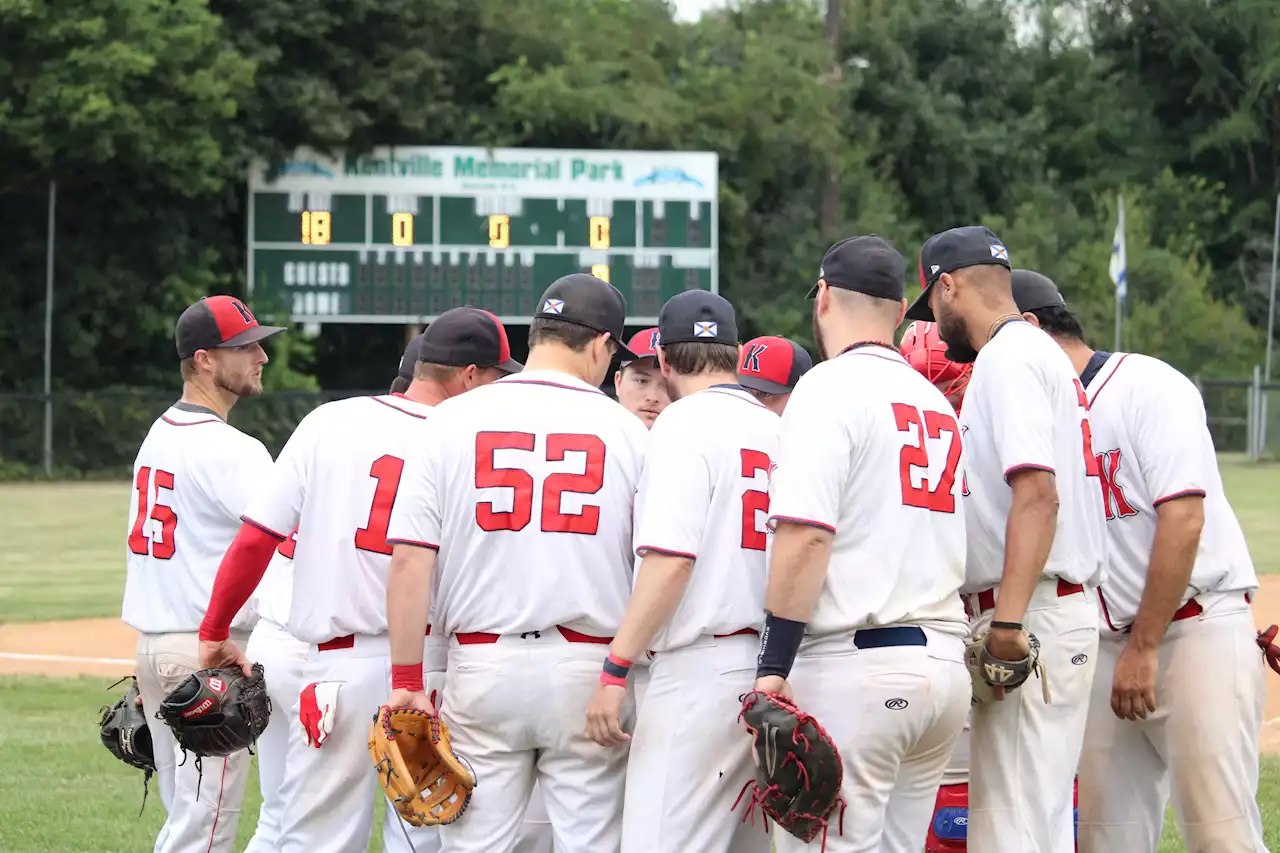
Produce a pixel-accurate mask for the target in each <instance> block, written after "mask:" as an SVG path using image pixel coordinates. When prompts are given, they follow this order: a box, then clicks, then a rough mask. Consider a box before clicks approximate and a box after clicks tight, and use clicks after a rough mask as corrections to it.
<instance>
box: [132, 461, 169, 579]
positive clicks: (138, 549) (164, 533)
mask: <svg viewBox="0 0 1280 853" xmlns="http://www.w3.org/2000/svg"><path fill="white" fill-rule="evenodd" d="M155 475H156V476H155V489H154V495H155V499H154V501H153V502H152V503H151V513H150V517H151V519H152V520H153V521H158V522H159V523H160V536H159V538H155V536H154V532H153V534H152V535H151V536H148V535H147V534H146V533H145V532H144V531H143V529H142V528H143V527H144V526H145V525H146V523H147V517H148V513H147V504H148V501H147V496H148V495H149V494H151V493H152V488H151V469H150V468H149V467H146V466H143V467H142V468H139V469H138V476H137V478H136V479H135V480H134V483H133V488H134V490H135V491H136V492H137V493H138V512H137V515H135V516H134V518H133V529H132V530H130V531H129V550H130V551H132V552H133V553H135V554H137V555H138V556H140V557H145V556H147V555H148V554H150V556H152V557H155V558H156V559H157V560H168V559H170V558H172V557H173V555H174V552H175V551H176V550H177V544H176V543H175V542H174V541H173V534H174V531H175V530H177V528H178V515H177V513H175V512H174V511H173V508H172V507H168V506H165V505H164V504H162V503H160V502H159V497H160V490H161V489H168V490H169V491H171V492H172V491H173V474H171V473H170V472H168V471H161V470H160V469H159V468H157V469H155Z"/></svg>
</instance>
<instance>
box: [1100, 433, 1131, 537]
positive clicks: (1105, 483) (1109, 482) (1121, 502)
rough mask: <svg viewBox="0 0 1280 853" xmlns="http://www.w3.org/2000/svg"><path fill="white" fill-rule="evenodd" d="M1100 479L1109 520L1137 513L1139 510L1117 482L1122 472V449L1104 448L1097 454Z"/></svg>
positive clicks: (1103, 506)
mask: <svg viewBox="0 0 1280 853" xmlns="http://www.w3.org/2000/svg"><path fill="white" fill-rule="evenodd" d="M1097 460H1098V481H1099V483H1100V484H1101V486H1102V508H1103V509H1104V510H1106V512H1107V520H1108V521H1110V520H1111V519H1113V518H1127V517H1128V516H1131V515H1137V514H1138V511H1137V510H1136V509H1134V508H1133V505H1132V504H1130V503H1129V501H1128V500H1127V499H1126V498H1125V496H1124V489H1123V488H1121V486H1120V483H1119V482H1117V480H1116V477H1117V476H1118V475H1119V473H1120V451H1119V450H1104V451H1102V452H1101V453H1099V454H1098V455H1097Z"/></svg>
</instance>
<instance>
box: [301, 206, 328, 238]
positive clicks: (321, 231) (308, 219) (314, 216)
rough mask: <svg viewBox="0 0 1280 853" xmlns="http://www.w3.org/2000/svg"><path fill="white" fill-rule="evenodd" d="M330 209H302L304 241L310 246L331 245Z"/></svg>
mask: <svg viewBox="0 0 1280 853" xmlns="http://www.w3.org/2000/svg"><path fill="white" fill-rule="evenodd" d="M329 221H330V219H329V211H327V210H317V211H310V210H304V211H302V242H303V243H306V244H307V245H309V246H327V245H329Z"/></svg>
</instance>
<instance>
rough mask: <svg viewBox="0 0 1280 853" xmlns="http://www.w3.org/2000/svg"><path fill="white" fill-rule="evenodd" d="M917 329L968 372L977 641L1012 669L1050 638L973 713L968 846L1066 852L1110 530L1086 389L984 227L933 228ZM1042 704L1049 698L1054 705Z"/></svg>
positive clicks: (966, 429)
mask: <svg viewBox="0 0 1280 853" xmlns="http://www.w3.org/2000/svg"><path fill="white" fill-rule="evenodd" d="M920 257H921V260H920V264H921V279H922V281H923V283H924V292H923V293H922V294H921V295H920V298H919V299H917V300H916V302H915V303H914V304H913V305H912V306H911V308H910V310H908V312H907V317H908V319H912V320H926V321H930V322H933V321H934V318H935V315H936V317H937V322H938V328H939V331H940V333H941V336H942V339H943V340H944V341H946V343H947V347H948V351H949V352H950V353H951V358H952V359H953V360H958V361H960V362H961V363H966V362H970V361H971V362H973V364H974V368H973V377H972V379H971V380H970V382H969V386H968V389H967V390H966V392H965V398H964V408H963V410H962V411H961V414H960V426H961V430H962V431H963V434H964V442H965V455H966V458H967V460H968V465H967V469H966V470H967V478H966V480H965V513H966V525H967V529H968V537H967V539H968V557H967V560H966V564H965V583H964V587H963V589H962V592H963V593H964V594H965V598H966V601H967V606H968V609H969V611H970V615H971V617H972V619H973V623H972V624H973V627H974V631H975V633H981V632H983V631H987V630H988V629H989V634H988V637H987V640H986V649H987V651H988V652H989V653H990V654H991V655H993V656H995V657H996V658H999V659H1001V660H1006V661H1018V660H1022V659H1024V658H1025V657H1026V656H1027V655H1028V651H1029V643H1028V639H1027V637H1026V635H1025V634H1024V632H1023V626H1024V625H1025V628H1026V630H1027V631H1029V632H1030V633H1031V634H1034V635H1035V637H1036V638H1038V640H1039V645H1040V661H1041V662H1042V663H1043V664H1044V672H1043V673H1042V674H1040V675H1039V676H1038V677H1039V678H1044V679H1047V686H1046V685H1045V684H1038V683H1033V682H1034V681H1035V680H1036V678H1037V676H1033V677H1032V680H1031V681H1029V682H1028V683H1027V684H1025V685H1024V686H1023V687H1022V688H1020V689H1017V690H1016V691H1014V692H1013V693H1011V694H1009V695H1004V693H1003V690H1001V689H999V688H997V689H995V690H994V691H993V692H994V693H995V695H996V699H997V701H987V702H983V703H981V704H978V705H977V706H976V707H975V708H974V711H973V717H972V726H971V732H970V734H971V738H970V747H971V755H970V763H971V779H970V785H969V804H970V808H969V832H968V834H969V844H970V847H971V848H972V849H973V850H975V851H982V853H988V852H989V851H990V853H1003V851H1008V853H1027V851H1040V852H1041V853H1068V851H1070V850H1072V848H1073V846H1074V844H1073V838H1072V836H1073V819H1072V818H1073V810H1072V785H1073V779H1074V776H1075V770H1076V765H1077V763H1078V761H1079V759H1080V747H1081V742H1082V741H1083V738H1084V725H1085V716H1086V713H1087V711H1088V699H1089V688H1090V684H1091V682H1092V680H1093V670H1094V666H1095V658H1096V657H1097V648H1098V626H1097V616H1096V604H1095V603H1094V602H1095V601H1096V598H1095V590H1096V589H1097V587H1098V584H1099V583H1100V582H1101V581H1102V580H1103V568H1104V547H1105V546H1104V541H1103V537H1104V531H1103V518H1102V510H1101V507H1100V506H1099V505H1098V501H1097V488H1098V486H1097V481H1096V479H1093V478H1096V476H1097V463H1096V460H1095V459H1094V456H1093V451H1092V449H1091V442H1090V429H1089V419H1088V406H1087V402H1086V400H1085V396H1084V388H1083V386H1081V384H1080V382H1079V380H1078V379H1077V378H1076V375H1075V372H1074V371H1073V370H1072V368H1071V362H1070V360H1069V359H1068V358H1067V357H1066V356H1065V355H1064V354H1063V352H1062V350H1061V349H1059V348H1058V346H1057V345H1056V344H1054V342H1053V341H1052V340H1051V339H1050V338H1049V336H1048V335H1046V334H1045V333H1044V332H1042V331H1041V330H1039V329H1037V328H1036V327H1035V326H1034V325H1032V324H1031V323H1028V322H1026V321H1025V320H1024V319H1023V318H1022V317H1021V315H1020V314H1019V313H1018V310H1017V305H1016V304H1015V302H1014V299H1013V294H1012V291H1011V287H1012V285H1011V281H1010V266H1009V253H1008V250H1007V249H1006V248H1005V246H1004V244H1003V243H1002V242H1001V241H1000V239H999V238H998V237H997V236H996V235H995V234H994V233H992V232H991V231H990V230H989V229H987V228H984V227H982V226H976V225H975V226H965V227H960V228H953V229H951V230H949V231H944V232H941V233H939V234H935V235H933V236H932V237H930V238H929V240H928V241H927V242H926V243H925V245H924V249H923V251H922V252H921V256H920ZM1046 697H1047V698H1046Z"/></svg>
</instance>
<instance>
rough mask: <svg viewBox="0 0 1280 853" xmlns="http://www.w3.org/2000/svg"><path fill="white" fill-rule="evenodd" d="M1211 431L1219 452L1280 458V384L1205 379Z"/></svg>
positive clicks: (1256, 376)
mask: <svg viewBox="0 0 1280 853" xmlns="http://www.w3.org/2000/svg"><path fill="white" fill-rule="evenodd" d="M1196 385H1197V386H1199V388H1200V393H1201V395H1202V396H1203V397H1204V407H1205V412H1206V413H1207V414H1208V418H1209V431H1210V432H1211V433H1212V434H1213V443H1214V447H1216V448H1217V450H1218V452H1219V453H1243V454H1244V455H1245V456H1246V457H1247V458H1248V459H1249V460H1250V461H1253V462H1257V461H1259V460H1263V459H1268V460H1270V459H1280V384H1275V383H1266V382H1263V381H1262V369H1261V368H1258V367H1255V368H1254V371H1253V378H1251V379H1201V380H1197V382H1196Z"/></svg>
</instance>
